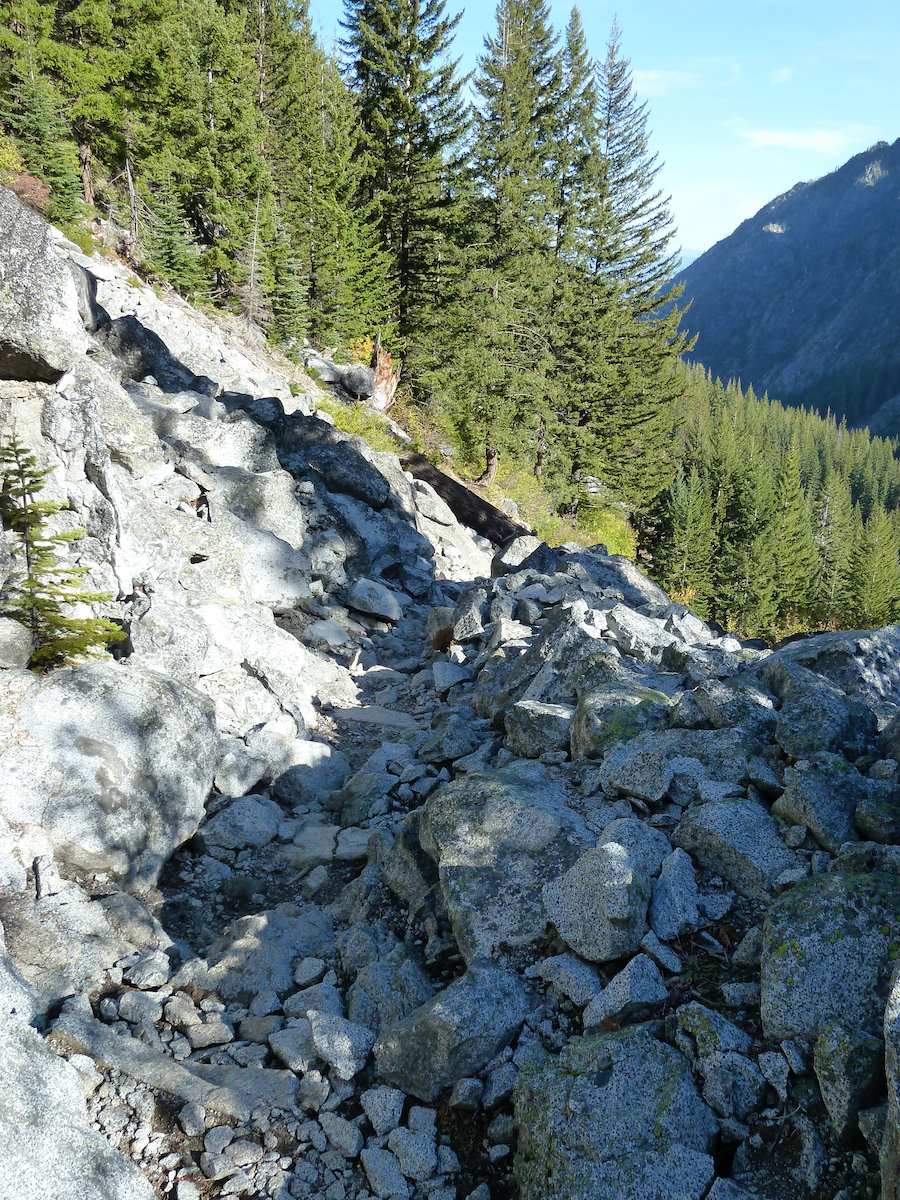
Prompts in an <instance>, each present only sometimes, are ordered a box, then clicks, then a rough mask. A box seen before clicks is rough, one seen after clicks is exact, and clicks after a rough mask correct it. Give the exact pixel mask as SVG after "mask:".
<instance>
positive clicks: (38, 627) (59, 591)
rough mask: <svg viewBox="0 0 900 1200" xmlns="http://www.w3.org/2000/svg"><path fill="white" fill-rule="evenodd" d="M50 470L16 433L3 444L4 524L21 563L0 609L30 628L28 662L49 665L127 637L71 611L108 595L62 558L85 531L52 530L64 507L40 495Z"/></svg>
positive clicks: (0, 449) (98, 620) (0, 448)
mask: <svg viewBox="0 0 900 1200" xmlns="http://www.w3.org/2000/svg"><path fill="white" fill-rule="evenodd" d="M47 474H48V469H46V468H45V469H41V468H39V467H38V465H37V460H36V459H35V457H34V455H33V454H29V453H28V451H27V450H26V449H25V447H24V446H23V445H22V444H21V443H20V442H19V441H18V440H17V439H16V438H15V437H13V438H11V439H10V440H9V441H8V442H6V443H5V444H4V445H3V446H0V480H2V491H0V506H2V516H3V525H4V528H5V529H7V530H8V531H9V532H10V533H11V534H12V535H13V545H12V551H13V555H14V558H15V559H17V560H18V563H19V564H20V566H19V569H17V570H15V571H14V572H13V574H12V575H11V576H10V577H9V579H7V581H6V584H5V586H4V588H3V594H2V597H0V600H2V604H0V612H2V615H3V616H6V617H12V618H13V620H15V621H19V622H20V623H21V624H22V625H24V626H26V628H27V629H29V630H30V632H31V636H32V641H33V647H34V648H33V650H32V654H31V660H30V663H29V665H30V666H32V667H34V668H35V669H37V670H47V669H48V668H49V667H55V666H58V665H59V664H61V663H63V662H65V661H66V660H67V659H70V658H76V657H78V656H80V655H84V654H89V653H91V652H93V651H97V650H100V649H105V648H106V647H107V646H109V645H110V644H111V643H113V642H118V641H121V640H122V639H123V638H124V637H125V633H124V631H123V630H122V629H121V628H120V627H119V626H118V625H116V624H115V623H114V622H112V621H108V620H107V619H106V618H105V617H74V616H70V615H69V614H68V613H67V611H66V610H67V609H70V608H71V606H72V605H75V604H95V603H99V602H101V601H103V600H109V599H110V597H109V596H108V595H104V594H102V593H100V592H87V591H81V590H80V589H79V586H78V585H79V583H80V581H81V579H82V577H83V576H84V574H85V568H84V567H69V566H64V565H63V564H62V563H61V562H60V561H59V559H58V558H57V551H58V549H59V548H61V547H62V546H64V545H65V544H67V543H68V542H72V541H74V540H75V539H76V538H79V537H81V536H82V534H83V533H84V530H83V529H75V530H72V531H70V532H68V533H54V534H49V533H47V532H46V529H45V522H46V519H47V517H49V516H51V515H52V514H53V513H55V512H58V511H59V509H60V508H61V507H62V506H61V505H59V504H54V503H53V502H52V501H48V500H36V499H35V496H36V495H37V494H38V493H39V492H40V491H41V489H42V488H43V486H44V477H45V476H46V475H47Z"/></svg>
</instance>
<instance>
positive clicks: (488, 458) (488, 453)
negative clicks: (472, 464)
mask: <svg viewBox="0 0 900 1200" xmlns="http://www.w3.org/2000/svg"><path fill="white" fill-rule="evenodd" d="M484 461H485V468H484V474H483V475H479V477H478V483H485V484H490V483H493V482H494V480H495V479H496V478H497V470H498V468H499V466H500V451H499V450H498V449H497V447H496V446H485V448H484Z"/></svg>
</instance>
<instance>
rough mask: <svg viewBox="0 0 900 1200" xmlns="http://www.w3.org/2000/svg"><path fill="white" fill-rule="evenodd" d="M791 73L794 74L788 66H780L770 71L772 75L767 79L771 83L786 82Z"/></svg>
mask: <svg viewBox="0 0 900 1200" xmlns="http://www.w3.org/2000/svg"><path fill="white" fill-rule="evenodd" d="M793 74H794V72H793V71H792V70H791V68H790V67H782V68H781V70H780V71H773V72H772V75H771V77H770V79H769V83H771V84H776V83H787V82H788V80H789V79H790V78H791V76H792V75H793Z"/></svg>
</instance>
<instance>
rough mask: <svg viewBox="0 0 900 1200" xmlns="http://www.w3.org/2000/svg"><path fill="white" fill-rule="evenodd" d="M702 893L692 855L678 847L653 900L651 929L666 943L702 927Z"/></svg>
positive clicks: (660, 879)
mask: <svg viewBox="0 0 900 1200" xmlns="http://www.w3.org/2000/svg"><path fill="white" fill-rule="evenodd" d="M698 898H699V892H698V889H697V880H696V878H695V877H694V864H693V863H692V862H691V859H690V855H688V854H686V853H685V852H684V850H682V849H680V848H676V849H675V850H673V851H672V853H671V854H670V855H669V856H668V858H667V859H666V861H665V862H664V863H663V865H662V869H661V871H660V875H659V879H657V881H656V883H655V884H654V885H653V896H652V898H651V900H650V926H651V928H652V929H653V932H654V933H655V934H656V936H657V937H659V938H662V940H663V941H664V942H668V941H671V939H672V938H676V937H680V936H681V935H682V934H685V933H690V932H692V931H693V930H694V929H697V928H698V926H699V924H700V910H699V908H698Z"/></svg>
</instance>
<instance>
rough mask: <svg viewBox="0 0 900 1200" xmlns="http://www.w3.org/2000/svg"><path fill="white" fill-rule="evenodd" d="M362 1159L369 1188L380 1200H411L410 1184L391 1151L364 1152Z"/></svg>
mask: <svg viewBox="0 0 900 1200" xmlns="http://www.w3.org/2000/svg"><path fill="white" fill-rule="evenodd" d="M360 1159H361V1160H362V1165H363V1170H364V1171H365V1173H366V1179H367V1180H368V1183H369V1187H370V1188H371V1189H372V1191H373V1192H374V1193H375V1195H376V1196H377V1197H379V1200H381V1198H382V1197H384V1198H385V1200H387V1198H390V1200H409V1184H408V1183H407V1182H406V1180H405V1179H404V1178H403V1172H402V1171H401V1170H400V1164H399V1162H398V1161H397V1159H396V1158H395V1157H394V1155H393V1154H391V1152H390V1150H369V1149H366V1150H363V1151H362V1153H361V1155H360Z"/></svg>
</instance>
